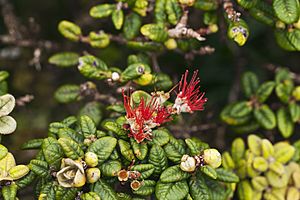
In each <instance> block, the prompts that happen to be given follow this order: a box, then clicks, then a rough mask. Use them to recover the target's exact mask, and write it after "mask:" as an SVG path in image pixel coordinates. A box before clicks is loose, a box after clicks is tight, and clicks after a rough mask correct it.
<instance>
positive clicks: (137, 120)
mask: <svg viewBox="0 0 300 200" xmlns="http://www.w3.org/2000/svg"><path fill="white" fill-rule="evenodd" d="M123 99H124V108H125V110H126V119H127V123H128V125H129V126H128V129H129V130H130V134H129V137H134V139H135V140H136V141H137V142H138V143H140V142H142V141H143V140H144V139H148V140H151V135H152V129H153V128H155V127H157V126H160V125H161V124H162V123H165V122H167V121H169V120H171V117H170V112H169V110H168V109H167V108H166V107H164V106H162V105H159V103H158V102H157V101H156V98H155V97H152V98H151V100H150V101H149V102H148V103H146V101H145V100H144V99H143V98H142V99H141V101H140V103H139V104H138V105H137V106H135V107H132V106H131V105H130V97H129V96H127V95H125V94H124V92H123Z"/></svg>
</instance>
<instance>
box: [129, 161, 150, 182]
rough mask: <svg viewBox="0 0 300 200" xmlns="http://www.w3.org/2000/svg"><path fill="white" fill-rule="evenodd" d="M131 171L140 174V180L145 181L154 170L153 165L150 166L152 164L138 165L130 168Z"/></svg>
mask: <svg viewBox="0 0 300 200" xmlns="http://www.w3.org/2000/svg"><path fill="white" fill-rule="evenodd" d="M132 170H135V171H138V172H140V173H141V177H140V179H147V178H149V177H150V176H151V175H152V174H153V172H154V170H155V168H154V165H152V164H139V165H134V166H133V167H132Z"/></svg>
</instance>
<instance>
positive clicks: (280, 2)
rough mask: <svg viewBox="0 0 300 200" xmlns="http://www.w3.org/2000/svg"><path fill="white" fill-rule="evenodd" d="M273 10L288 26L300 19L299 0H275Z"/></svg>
mask: <svg viewBox="0 0 300 200" xmlns="http://www.w3.org/2000/svg"><path fill="white" fill-rule="evenodd" d="M273 9H274V11H275V13H276V15H277V17H278V18H279V19H280V20H281V21H283V22H284V23H286V24H291V23H293V22H296V21H297V20H298V19H299V12H300V6H299V1H298V0H274V1H273Z"/></svg>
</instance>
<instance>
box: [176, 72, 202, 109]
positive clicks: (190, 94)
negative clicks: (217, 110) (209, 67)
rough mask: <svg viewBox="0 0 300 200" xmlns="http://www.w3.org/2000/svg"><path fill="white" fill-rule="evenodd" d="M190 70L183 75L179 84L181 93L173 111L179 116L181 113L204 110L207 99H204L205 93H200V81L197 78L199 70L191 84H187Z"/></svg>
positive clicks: (178, 94)
mask: <svg viewBox="0 0 300 200" xmlns="http://www.w3.org/2000/svg"><path fill="white" fill-rule="evenodd" d="M188 73H189V72H188V70H186V71H185V73H184V74H183V75H182V77H181V80H180V82H179V91H178V93H177V97H176V100H175V103H174V105H173V109H174V110H175V111H176V113H177V114H179V113H181V112H188V113H192V112H193V111H195V110H204V107H203V106H204V104H205V103H206V101H207V98H204V94H205V93H204V92H200V86H199V83H200V79H199V77H197V75H198V70H196V71H194V74H193V77H192V79H191V81H190V82H187V77H188Z"/></svg>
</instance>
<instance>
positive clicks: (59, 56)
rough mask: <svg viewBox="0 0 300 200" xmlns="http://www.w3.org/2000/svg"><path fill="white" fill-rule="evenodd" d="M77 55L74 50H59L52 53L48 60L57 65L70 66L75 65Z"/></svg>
mask: <svg viewBox="0 0 300 200" xmlns="http://www.w3.org/2000/svg"><path fill="white" fill-rule="evenodd" d="M78 58H79V55H78V54H77V53H74V52H60V53H56V54H54V55H52V56H51V57H50V58H49V60H48V62H49V63H51V64H53V65H57V66H59V67H71V66H74V65H77V63H78Z"/></svg>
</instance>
